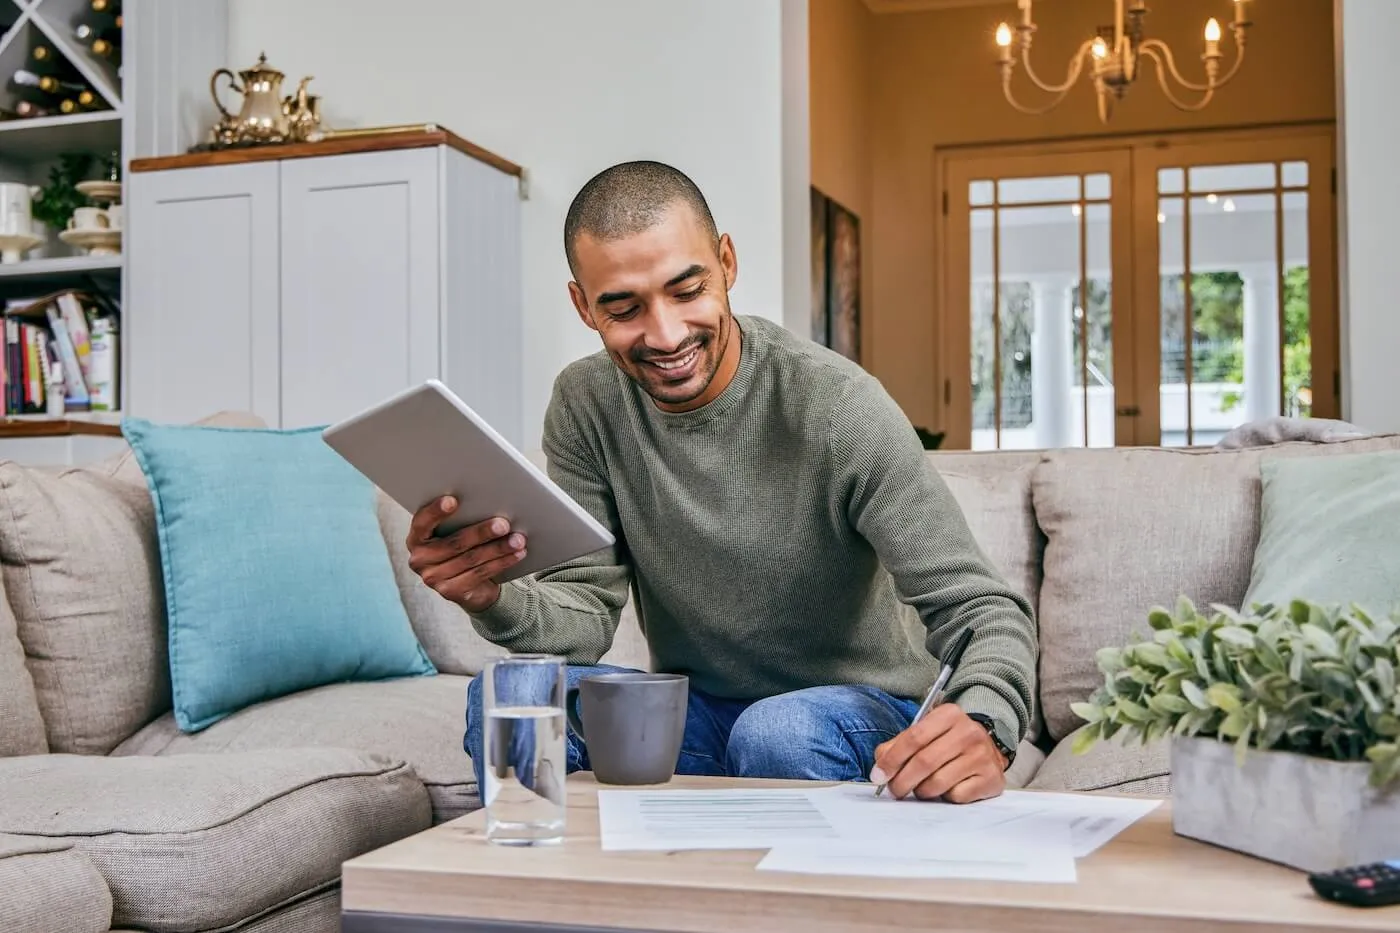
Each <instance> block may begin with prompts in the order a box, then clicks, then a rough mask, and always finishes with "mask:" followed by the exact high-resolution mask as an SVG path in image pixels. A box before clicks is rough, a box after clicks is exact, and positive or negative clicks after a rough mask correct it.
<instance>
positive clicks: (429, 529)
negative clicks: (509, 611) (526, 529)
mask: <svg viewBox="0 0 1400 933" xmlns="http://www.w3.org/2000/svg"><path fill="white" fill-rule="evenodd" d="M456 508H457V500H456V499H454V498H452V497H451V496H446V497H444V498H442V499H437V500H434V501H433V502H429V503H428V504H427V505H425V506H423V507H422V508H421V509H419V510H418V511H417V512H415V513H413V522H412V524H410V525H409V528H408V542H407V543H408V566H409V568H410V569H411V570H412V571H413V572H414V573H416V574H418V576H419V577H420V578H421V579H422V581H423V582H424V583H426V584H427V585H428V586H430V587H432V588H433V589H434V590H436V591H437V592H438V593H439V594H441V595H442V596H443V597H444V598H446V599H450V600H451V601H452V602H454V603H457V604H458V605H459V606H461V607H462V608H463V609H465V610H467V611H468V612H483V611H485V610H487V609H489V608H491V606H493V605H495V603H496V600H497V599H499V598H500V595H501V586H500V584H499V583H497V582H496V581H495V579H494V578H495V576H496V575H497V574H499V573H502V572H504V571H505V570H507V569H508V568H510V567H512V566H514V565H515V564H517V563H519V562H520V559H521V558H523V557H524V556H525V536H524V535H521V534H511V533H510V524H509V523H508V522H507V521H506V520H505V519H504V518H490V519H487V520H485V521H482V522H478V523H476V524H475V525H468V526H466V527H465V528H461V529H458V530H457V531H454V532H453V533H452V534H450V535H447V536H446V537H441V538H440V537H437V535H436V534H435V532H436V529H437V526H438V525H439V524H441V523H442V521H443V519H445V518H447V516H449V515H451V514H452V513H453V511H454V510H456Z"/></svg>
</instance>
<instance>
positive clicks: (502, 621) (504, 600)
mask: <svg viewBox="0 0 1400 933" xmlns="http://www.w3.org/2000/svg"><path fill="white" fill-rule="evenodd" d="M525 598H526V597H525V589H524V587H522V586H520V585H519V584H518V583H517V582H516V581H514V580H511V581H509V582H508V583H506V584H504V585H503V586H502V587H501V595H500V597H499V598H497V600H496V601H495V602H494V603H492V604H491V605H490V606H489V607H488V608H486V609H483V610H482V611H481V612H473V613H472V614H471V617H472V621H474V622H475V623H476V624H477V628H478V630H479V631H480V632H481V634H482V635H483V636H485V637H486V638H488V639H490V638H491V637H492V636H501V635H508V634H510V633H511V632H513V631H515V630H516V629H517V628H519V627H520V620H521V619H522V618H524V617H525Z"/></svg>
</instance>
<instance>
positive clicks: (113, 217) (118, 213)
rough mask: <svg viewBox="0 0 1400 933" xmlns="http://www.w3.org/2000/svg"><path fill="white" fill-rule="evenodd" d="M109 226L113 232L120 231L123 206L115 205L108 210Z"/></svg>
mask: <svg viewBox="0 0 1400 933" xmlns="http://www.w3.org/2000/svg"><path fill="white" fill-rule="evenodd" d="M107 225H108V226H109V227H111V228H112V229H113V230H120V229H121V227H122V206H121V205H120V204H113V205H112V206H110V207H108V208H107Z"/></svg>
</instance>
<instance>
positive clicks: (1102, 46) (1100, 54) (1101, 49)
mask: <svg viewBox="0 0 1400 933" xmlns="http://www.w3.org/2000/svg"><path fill="white" fill-rule="evenodd" d="M1091 51H1092V52H1093V53H1094V57H1095V58H1098V59H1104V58H1107V57H1108V43H1107V42H1105V41H1103V36H1099V37H1098V38H1097V39H1095V40H1094V46H1093V49H1092V50H1091Z"/></svg>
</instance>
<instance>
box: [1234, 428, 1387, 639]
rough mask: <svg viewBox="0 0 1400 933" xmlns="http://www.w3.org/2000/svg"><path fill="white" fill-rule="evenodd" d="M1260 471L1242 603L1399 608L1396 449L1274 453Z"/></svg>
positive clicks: (1382, 611)
mask: <svg viewBox="0 0 1400 933" xmlns="http://www.w3.org/2000/svg"><path fill="white" fill-rule="evenodd" d="M1259 472H1260V479H1261V481H1262V483H1263V497H1262V499H1261V501H1260V508H1259V544H1258V547H1257V548H1256V549H1255V552H1254V569H1253V572H1252V574H1251V576H1250V582H1249V589H1248V591H1247V592H1246V593H1245V598H1244V605H1243V608H1244V609H1248V608H1249V607H1251V606H1253V605H1255V604H1257V603H1273V604H1274V605H1283V606H1286V605H1288V603H1289V602H1291V601H1292V600H1295V599H1304V600H1308V601H1310V602H1313V603H1318V604H1321V605H1324V606H1341V607H1342V608H1344V609H1345V608H1349V607H1350V606H1352V605H1353V604H1355V605H1357V606H1360V607H1361V608H1362V609H1364V610H1365V611H1366V612H1367V613H1368V614H1370V615H1388V614H1389V613H1390V612H1391V611H1392V610H1393V609H1395V608H1397V607H1400V451H1382V452H1379V453H1366V454H1344V455H1328V456H1318V457H1286V458H1285V457H1277V458H1272V459H1265V460H1264V461H1263V463H1262V464H1261V465H1260V468H1259Z"/></svg>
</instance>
